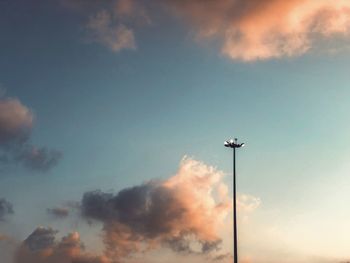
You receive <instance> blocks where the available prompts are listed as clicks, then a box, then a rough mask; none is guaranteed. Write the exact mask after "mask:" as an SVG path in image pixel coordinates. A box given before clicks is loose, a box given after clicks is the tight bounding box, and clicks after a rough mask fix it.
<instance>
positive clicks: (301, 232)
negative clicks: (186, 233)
mask: <svg viewBox="0 0 350 263" xmlns="http://www.w3.org/2000/svg"><path fill="white" fill-rule="evenodd" d="M160 2H161V1H160ZM160 2H159V1H154V2H151V3H148V2H146V1H136V0H134V1H130V0H129V1H126V0H123V1H117V0H109V1H85V2H84V1H78V0H75V1H68V0H66V1H19V0H17V1H13V0H12V1H10V0H4V1H1V3H0V35H1V37H0V52H1V56H0V83H1V84H0V85H1V86H0V87H1V93H2V100H3V101H4V100H18V101H19V102H20V103H21V105H22V106H23V107H26V108H27V109H30V111H32V113H33V116H35V118H34V120H33V127H32V131H31V135H30V139H29V140H30V144H31V145H38V146H40V147H41V146H44V147H47V149H55V151H56V150H57V151H58V152H60V153H61V154H62V158H59V160H58V162H57V164H56V165H55V166H54V167H52V168H51V167H50V169H45V171H41V170H40V171H37V170H35V169H28V168H26V167H25V166H24V165H21V163H15V164H13V165H6V167H3V168H1V170H0V198H5V199H6V200H8V202H10V203H11V204H12V205H13V210H14V213H13V214H11V213H9V215H6V217H5V219H4V220H2V221H0V234H2V235H6V236H10V237H11V240H12V239H13V240H15V241H13V242H15V243H16V242H17V243H20V242H21V241H22V240H24V239H26V238H27V236H28V235H29V234H31V233H32V232H33V230H34V229H36V228H37V227H38V226H44V227H52V228H53V229H57V230H59V231H60V232H59V235H58V236H59V237H62V236H64V235H67V234H68V233H70V232H72V231H78V232H79V233H80V235H81V240H82V241H83V242H84V243H85V244H86V245H87V248H88V249H92V250H93V252H94V253H95V252H96V253H99V252H100V251H101V250H103V248H102V242H101V240H100V237H101V233H100V229H101V226H100V225H98V224H97V225H93V226H89V224H87V223H86V220H84V219H81V217H80V216H79V212H77V211H76V210H74V209H73V210H74V211H73V212H70V216H68V217H67V218H64V219H58V218H55V217H53V216H52V215H50V214H48V213H47V209H48V208H53V207H62V206H65V205H67V202H80V201H81V199H82V196H83V194H84V193H85V192H87V191H92V190H96V189H100V190H102V191H105V192H113V193H116V192H118V191H120V190H121V189H124V188H126V187H131V186H134V185H140V184H142V183H143V182H147V181H149V180H151V179H154V178H157V179H164V180H166V179H167V178H169V177H170V176H172V175H174V174H176V173H177V170H178V167H179V165H180V162H181V160H182V158H183V157H184V156H189V157H190V158H192V159H193V160H198V161H200V162H202V163H203V164H206V165H210V166H214V167H216V168H217V169H218V170H221V171H223V172H224V173H225V174H226V175H227V176H226V177H225V178H224V182H226V184H227V185H228V186H229V188H230V187H231V180H230V176H229V175H230V173H231V154H230V152H229V151H228V150H227V149H226V148H224V147H223V141H224V140H226V139H228V138H231V137H234V136H237V137H238V138H239V139H240V140H242V141H244V142H245V143H246V148H244V149H242V150H240V151H239V156H238V168H237V169H238V192H239V193H240V195H241V196H249V198H251V199H253V201H255V202H257V204H256V205H254V204H253V208H252V209H250V210H249V209H248V210H249V211H245V212H244V211H243V210H242V211H243V212H242V213H241V217H240V226H239V228H240V229H239V233H240V238H239V239H240V242H241V243H240V251H241V255H242V262H243V259H244V260H245V261H244V262H253V263H255V262H256V263H263V262H264V263H271V262H293V263H298V262H341V261H345V260H348V259H349V258H350V252H349V249H348V244H349V242H350V225H349V220H350V209H349V203H350V177H349V176H348V175H349V169H350V165H349V162H348V160H349V157H350V137H349V134H350V122H349V120H350V119H349V112H350V103H349V98H350V89H349V84H350V74H349V69H350V62H349V61H350V52H349V44H348V43H349V42H348V35H349V33H350V19H348V17H350V11H349V8H350V3H349V2H348V1H340V0H339V1H321V0H320V1H317V0H304V1H290V2H288V3H286V2H284V1H277V0H269V1H266V2H265V4H261V3H260V4H259V1H248V2H249V4H244V3H243V2H244V1H238V0H236V1H231V3H230V1H228V0H220V1H207V2H208V3H205V4H201V3H200V1H192V2H191V1H184V0H181V1H180V0H179V1H170V0H169V1H165V2H164V3H160ZM283 2H284V3H285V4H283ZM230 5H233V6H232V9H229V8H228V7H229V6H230ZM124 6H127V8H126V9H122V7H124ZM118 8H119V9H118ZM128 8H129V9H128ZM125 10H126V11H125ZM223 10H226V11H227V10H232V17H230V15H227V14H231V13H230V12H231V11H227V13H225V15H226V16H225V18H220V19H221V20H220V19H219V18H218V17H220V16H217V15H218V14H220V12H222V11H223ZM300 10H303V11H300ZM305 10H307V11H305ZM236 11H237V12H236ZM238 11H240V12H238ZM233 13H234V14H233ZM237 13H239V14H237ZM288 15H290V17H293V18H294V19H295V20H297V21H299V23H297V25H296V24H293V23H289V22H290V21H289V20H288V21H289V22H288V21H287V18H285V17H288ZM267 17H268V18H267ZM274 17H277V18H276V19H274ZM281 17H284V18H281ZM338 17H340V18H341V19H339V21H338V20H337V19H335V18H338ZM226 19H227V20H226ZM277 21H279V22H278V26H277ZM293 21H294V20H293ZM310 21H312V22H310ZM264 22H266V24H264V25H263V23H264ZM301 25H302V26H301ZM301 27H302V28H301ZM252 28H253V29H254V30H252ZM237 32H238V33H239V34H240V36H237V38H236V37H235V34H238V33H237ZM228 34H232V35H234V36H231V37H228ZM267 36H268V37H267ZM0 135H1V132H0ZM0 143H1V140H0ZM4 151H5V150H4ZM230 192H231V190H230ZM249 198H248V199H249ZM243 199H244V198H243ZM243 199H242V200H243ZM257 200H260V201H257ZM242 202H244V200H243V201H242ZM251 210H252V211H251ZM0 216H1V213H0ZM0 219H1V218H0ZM225 222H226V225H225V227H224V228H223V229H221V230H220V231H221V232H220V235H221V236H222V238H223V239H224V245H223V250H224V251H226V252H230V247H231V244H232V243H231V241H230V240H229V234H227V233H229V232H230V231H231V230H230V229H231V228H230V222H229V219H227V220H226V221H225ZM225 229H226V230H225ZM222 233H224V234H222ZM225 233H226V234H225ZM0 237H1V235H0ZM1 242H3V244H1ZM4 242H5V241H1V238H0V254H1V253H4V254H6V253H8V251H11V249H8V246H9V245H8V244H4ZM1 251H7V252H1ZM158 253H159V254H158ZM167 253H170V254H171V256H169V257H167V258H171V257H174V258H176V257H184V260H185V261H186V256H185V255H180V256H177V255H175V254H174V255H173V252H169V251H162V250H160V251H156V252H150V253H148V254H147V256H146V257H148V258H149V260H153V262H158V261H159V260H160V261H159V262H165V261H164V260H161V258H162V257H165V255H167ZM0 257H1V256H0ZM5 257H6V259H5V260H6V261H5V262H3V261H2V260H0V262H1V263H12V261H11V260H10V258H11V256H5ZM188 257H189V258H190V259H187V260H188V261H186V262H190V261H191V260H193V262H197V261H195V260H198V259H191V257H192V256H191V255H190V256H188ZM157 260H158V261H157ZM43 262H44V261H43ZM47 262H48V263H51V261H50V262H49V261H47ZM131 262H133V261H131ZM147 262H148V261H147ZM169 262H172V261H169ZM16 263H17V262H16ZM19 263H27V262H24V261H21V262H19ZM44 263H46V261H45V262H44Z"/></svg>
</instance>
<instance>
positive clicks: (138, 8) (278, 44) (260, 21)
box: [71, 0, 350, 61]
mask: <svg viewBox="0 0 350 263" xmlns="http://www.w3.org/2000/svg"><path fill="white" fill-rule="evenodd" d="M72 2H73V3H75V4H74V6H75V7H77V6H80V8H82V7H84V8H85V10H87V9H89V10H90V12H91V10H95V11H96V10H100V11H98V12H97V13H95V14H94V15H93V16H92V17H91V18H90V22H89V25H88V28H89V29H90V30H91V31H92V32H94V35H95V41H96V42H99V43H101V44H104V45H105V46H107V47H109V48H111V49H112V50H113V51H120V50H122V49H124V48H134V47H135V42H134V29H135V28H137V27H138V25H139V23H135V21H141V20H142V21H143V22H144V24H149V23H150V21H151V15H150V14H152V13H153V14H154V13H155V12H163V13H164V12H165V13H167V11H168V10H171V12H170V13H171V14H172V15H175V16H176V17H178V18H179V19H180V20H181V21H187V24H189V25H190V28H191V29H192V32H194V35H195V36H196V39H197V40H198V41H199V42H203V41H208V40H210V39H214V40H216V41H215V42H216V43H217V42H218V43H219V45H220V49H221V53H222V54H224V55H225V56H227V57H229V58H231V59H234V60H241V61H254V60H264V59H271V58H281V57H292V56H299V55H302V54H305V53H306V52H308V51H310V50H311V49H317V48H319V47H320V45H319V42H320V40H322V39H336V38H337V37H339V36H342V37H348V35H349V32H350V2H349V1H347V0H315V1H313V0H289V1H285V0H264V1H261V0H206V1H203V0H191V1H188V0H165V1H160V0H157V1H153V2H152V3H151V2H149V1H141V0H111V1H95V2H93V1H81V0H75V1H72ZM71 5H73V4H71ZM101 10H103V11H101ZM106 10H108V11H106ZM167 14H169V13H167ZM125 21H127V24H128V25H129V26H125ZM122 22H123V23H122ZM145 22H146V23H145ZM121 23H122V24H121ZM159 23H161V22H159ZM334 45H335V46H337V43H336V41H334ZM332 50H334V47H332Z"/></svg>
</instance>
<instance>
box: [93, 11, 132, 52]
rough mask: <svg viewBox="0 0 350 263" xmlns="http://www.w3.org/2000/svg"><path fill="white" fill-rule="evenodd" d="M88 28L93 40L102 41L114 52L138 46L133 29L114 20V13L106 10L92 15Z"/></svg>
mask: <svg viewBox="0 0 350 263" xmlns="http://www.w3.org/2000/svg"><path fill="white" fill-rule="evenodd" d="M87 29H88V30H89V32H90V37H91V39H92V41H94V42H97V43H100V44H102V45H104V46H106V47H108V48H110V49H111V50H112V51H114V52H118V51H120V50H123V49H135V48H136V44H135V37H134V32H133V30H132V29H130V28H128V27H127V26H125V25H124V24H122V23H120V22H117V21H114V19H113V16H112V14H111V13H110V12H108V11H106V10H102V11H100V12H98V13H97V14H96V15H94V16H91V17H90V19H89V22H88V24H87Z"/></svg>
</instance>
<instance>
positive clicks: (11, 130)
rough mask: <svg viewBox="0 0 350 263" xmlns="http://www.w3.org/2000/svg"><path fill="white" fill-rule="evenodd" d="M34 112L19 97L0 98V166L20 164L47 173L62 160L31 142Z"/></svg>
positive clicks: (56, 153)
mask: <svg viewBox="0 0 350 263" xmlns="http://www.w3.org/2000/svg"><path fill="white" fill-rule="evenodd" d="M33 122H34V114H33V112H32V111H31V110H30V109H29V108H27V107H26V106H24V105H23V104H22V103H21V102H20V101H19V100H18V99H15V98H0V164H2V165H8V164H17V163H20V164H22V165H23V166H24V167H27V168H29V169H30V170H34V171H42V172H44V171H47V170H49V169H51V168H52V167H53V166H55V165H56V164H57V163H58V161H59V160H60V159H61V157H62V153H61V152H59V151H57V150H48V149H47V148H45V147H37V146H35V145H32V144H31V143H30V136H31V131H32V127H33Z"/></svg>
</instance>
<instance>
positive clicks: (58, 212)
mask: <svg viewBox="0 0 350 263" xmlns="http://www.w3.org/2000/svg"><path fill="white" fill-rule="evenodd" d="M46 211H47V213H48V214H49V215H52V216H54V217H57V218H65V217H67V216H68V215H69V209H68V208H65V207H54V208H48V209H47V210H46Z"/></svg>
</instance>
